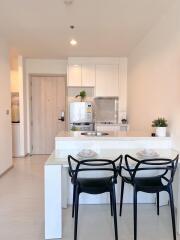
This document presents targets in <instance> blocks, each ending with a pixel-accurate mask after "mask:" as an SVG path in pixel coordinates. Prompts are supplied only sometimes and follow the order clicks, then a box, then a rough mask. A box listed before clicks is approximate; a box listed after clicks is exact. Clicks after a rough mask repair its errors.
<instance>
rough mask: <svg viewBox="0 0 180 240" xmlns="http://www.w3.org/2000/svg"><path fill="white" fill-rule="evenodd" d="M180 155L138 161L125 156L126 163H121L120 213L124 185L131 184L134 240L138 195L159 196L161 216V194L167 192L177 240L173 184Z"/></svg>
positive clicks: (174, 234) (135, 238) (135, 237)
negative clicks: (144, 193)
mask: <svg viewBox="0 0 180 240" xmlns="http://www.w3.org/2000/svg"><path fill="white" fill-rule="evenodd" d="M178 159H179V155H177V156H176V158H174V159H173V160H171V159H161V158H157V159H145V160H138V159H136V158H134V157H132V156H129V155H125V162H124V163H122V160H121V161H120V166H119V175H120V176H121V180H122V181H121V195H120V212H119V215H120V216H121V214H122V204H123V193H124V183H128V184H131V185H132V186H133V189H134V193H133V194H134V197H133V205H134V240H137V193H138V192H139V191H141V192H146V193H155V194H156V196H157V214H158V215H159V193H160V192H162V191H166V192H168V194H169V199H170V201H169V203H170V207H171V217H172V228H173V237H174V240H176V225H175V213H174V200H173V189H172V182H173V179H174V175H175V172H176V168H177V164H178Z"/></svg>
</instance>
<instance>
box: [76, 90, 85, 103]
mask: <svg viewBox="0 0 180 240" xmlns="http://www.w3.org/2000/svg"><path fill="white" fill-rule="evenodd" d="M86 96H87V95H86V91H84V90H83V91H81V92H80V93H79V94H78V95H76V98H78V97H80V98H81V102H83V101H84V99H85V98H86Z"/></svg>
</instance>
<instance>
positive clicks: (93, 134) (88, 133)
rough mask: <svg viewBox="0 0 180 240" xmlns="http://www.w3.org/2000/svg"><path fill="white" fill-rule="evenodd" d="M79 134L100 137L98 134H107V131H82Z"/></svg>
mask: <svg viewBox="0 0 180 240" xmlns="http://www.w3.org/2000/svg"><path fill="white" fill-rule="evenodd" d="M81 135H84V136H97V137H100V136H107V135H109V133H106V132H95V131H94V132H93V131H91V132H82V133H81Z"/></svg>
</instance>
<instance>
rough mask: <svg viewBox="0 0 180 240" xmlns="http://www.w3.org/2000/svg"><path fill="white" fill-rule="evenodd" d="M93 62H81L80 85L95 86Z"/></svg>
mask: <svg viewBox="0 0 180 240" xmlns="http://www.w3.org/2000/svg"><path fill="white" fill-rule="evenodd" d="M95 78H96V74H95V64H82V87H95Z"/></svg>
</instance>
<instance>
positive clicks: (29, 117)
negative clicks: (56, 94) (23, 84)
mask: <svg viewBox="0 0 180 240" xmlns="http://www.w3.org/2000/svg"><path fill="white" fill-rule="evenodd" d="M32 77H64V81H65V129H67V124H68V121H67V116H68V114H67V110H68V105H67V102H68V101H67V92H68V91H67V75H66V74H44V73H42V74H41V73H31V74H29V77H28V88H29V91H28V95H29V97H28V111H27V131H28V133H29V134H28V133H27V137H28V138H29V139H28V140H29V141H27V142H28V145H29V146H28V148H29V155H32V152H33V142H32Z"/></svg>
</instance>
